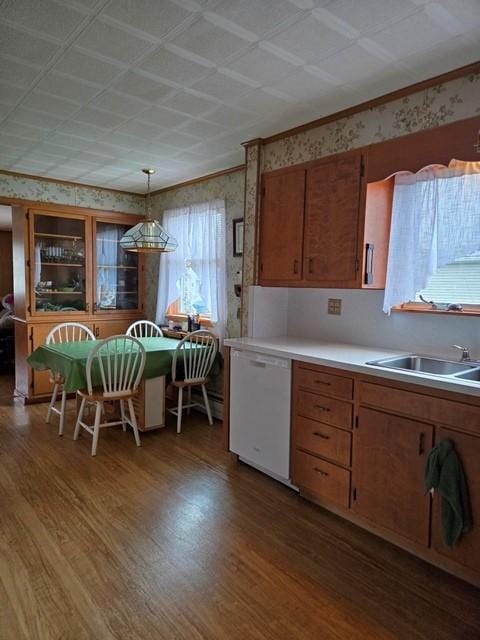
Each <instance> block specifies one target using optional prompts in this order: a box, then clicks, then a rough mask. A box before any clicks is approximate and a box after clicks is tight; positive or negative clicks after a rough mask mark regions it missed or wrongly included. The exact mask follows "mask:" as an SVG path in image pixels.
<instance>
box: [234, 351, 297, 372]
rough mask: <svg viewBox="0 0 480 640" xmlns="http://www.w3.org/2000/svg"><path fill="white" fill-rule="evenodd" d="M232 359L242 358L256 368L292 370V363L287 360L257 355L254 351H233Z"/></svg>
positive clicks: (261, 354)
mask: <svg viewBox="0 0 480 640" xmlns="http://www.w3.org/2000/svg"><path fill="white" fill-rule="evenodd" d="M231 357H232V358H241V359H242V360H247V361H248V363H249V364H250V365H252V366H254V367H261V368H266V367H280V368H282V369H290V368H291V362H290V360H287V359H285V358H276V357H275V356H268V355H265V354H263V353H255V352H254V351H242V350H241V349H232V351H231Z"/></svg>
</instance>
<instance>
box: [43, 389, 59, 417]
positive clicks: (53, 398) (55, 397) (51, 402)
mask: <svg viewBox="0 0 480 640" xmlns="http://www.w3.org/2000/svg"><path fill="white" fill-rule="evenodd" d="M57 393H58V382H56V383H55V384H54V386H53V391H52V398H51V400H50V404H49V405H48V411H47V419H46V420H45V422H46V423H47V424H48V423H49V422H50V418H51V416H52V409H53V407H54V406H55V403H56V401H57Z"/></svg>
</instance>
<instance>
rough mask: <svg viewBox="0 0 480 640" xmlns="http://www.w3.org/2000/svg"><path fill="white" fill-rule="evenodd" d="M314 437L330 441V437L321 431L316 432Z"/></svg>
mask: <svg viewBox="0 0 480 640" xmlns="http://www.w3.org/2000/svg"><path fill="white" fill-rule="evenodd" d="M313 435H314V436H318V437H319V438H322V439H323V440H330V436H326V435H325V434H324V433H320V431H314V432H313Z"/></svg>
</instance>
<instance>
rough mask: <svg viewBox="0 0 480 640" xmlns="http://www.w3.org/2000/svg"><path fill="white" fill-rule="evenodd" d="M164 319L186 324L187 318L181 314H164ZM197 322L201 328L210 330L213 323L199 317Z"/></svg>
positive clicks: (203, 317)
mask: <svg viewBox="0 0 480 640" xmlns="http://www.w3.org/2000/svg"><path fill="white" fill-rule="evenodd" d="M165 319H166V320H172V321H173V322H177V323H178V324H183V323H184V322H188V316H187V315H185V314H182V313H178V314H175V313H166V314H165ZM199 321H200V325H201V327H202V328H205V327H208V328H209V329H210V328H211V327H213V322H212V321H211V320H210V318H207V317H206V316H200V320H199Z"/></svg>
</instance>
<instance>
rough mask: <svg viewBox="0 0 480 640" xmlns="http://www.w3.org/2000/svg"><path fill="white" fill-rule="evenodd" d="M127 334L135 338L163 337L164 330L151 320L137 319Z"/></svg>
mask: <svg viewBox="0 0 480 640" xmlns="http://www.w3.org/2000/svg"><path fill="white" fill-rule="evenodd" d="M127 336H133V337H134V338H161V337H163V332H162V330H161V329H160V327H159V326H158V325H156V324H155V323H154V322H151V321H150V320H137V321H136V322H134V323H133V324H131V325H130V326H129V327H128V329H127Z"/></svg>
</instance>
